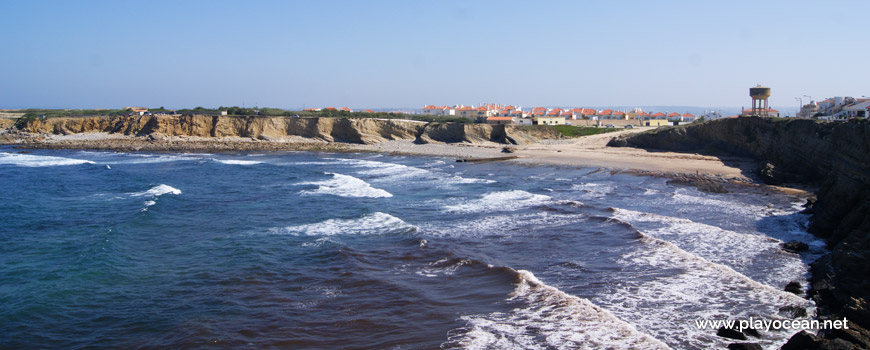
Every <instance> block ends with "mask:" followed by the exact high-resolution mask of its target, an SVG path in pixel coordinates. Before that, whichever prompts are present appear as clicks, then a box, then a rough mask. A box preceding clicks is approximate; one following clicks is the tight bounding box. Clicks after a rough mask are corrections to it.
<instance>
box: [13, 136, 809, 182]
mask: <svg viewBox="0 0 870 350" xmlns="http://www.w3.org/2000/svg"><path fill="white" fill-rule="evenodd" d="M637 132H639V130H621V131H618V132H611V133H604V134H597V135H590V136H583V137H577V138H571V139H544V140H539V141H537V142H533V143H529V144H525V145H516V146H514V145H505V144H501V143H496V142H488V141H487V142H475V143H469V142H457V143H442V142H437V143H416V142H415V141H412V140H387V141H383V142H378V143H372V144H356V143H345V142H330V141H323V140H317V139H311V138H306V137H300V136H286V137H281V138H271V137H270V138H251V137H198V136H163V135H154V134H152V135H147V136H128V135H123V134H116V133H106V132H87V133H77V134H69V135H55V134H30V133H22V132H16V133H9V132H5V133H0V144H3V145H12V146H14V147H15V148H19V149H93V150H106V151H119V152H246V151H312V152H372V153H387V154H393V155H412V156H434V157H450V158H457V159H486V158H499V157H505V156H515V157H516V158H515V159H510V160H502V161H505V162H512V163H515V164H523V165H528V166H557V167H558V166H568V167H598V168H601V169H602V170H605V171H610V172H612V173H625V174H634V175H640V176H656V177H665V178H669V179H671V180H672V181H674V182H675V183H679V184H684V185H691V186H696V187H698V188H700V189H702V190H707V191H713V192H717V191H718V192H723V191H731V190H737V189H738V188H748V187H753V188H756V189H763V190H764V191H775V192H782V193H786V194H789V195H793V196H796V197H801V198H809V197H812V196H813V193H812V189H808V188H791V187H781V186H771V185H766V184H764V183H763V182H762V181H761V180H760V179H759V178H758V177H757V176H753V172H754V167H757V166H758V164H757V162H756V161H753V160H751V159H748V158H739V157H729V158H725V159H723V158H717V157H713V156H706V155H699V154H686V153H677V152H653V151H648V150H644V149H640V148H627V147H612V146H607V144H608V142H610V140H612V139H614V138H615V137H618V136H621V135H626V134H632V133H637ZM506 148H509V149H510V151H511V153H505V152H504V150H505V149H506ZM726 187H729V188H730V189H729V188H726Z"/></svg>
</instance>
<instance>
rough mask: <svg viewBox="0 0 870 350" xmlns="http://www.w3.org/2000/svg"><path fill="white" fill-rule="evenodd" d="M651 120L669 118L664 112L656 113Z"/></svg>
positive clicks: (651, 116)
mask: <svg viewBox="0 0 870 350" xmlns="http://www.w3.org/2000/svg"><path fill="white" fill-rule="evenodd" d="M650 119H667V116H666V115H665V114H664V113H662V112H655V113H653V114H652V115H650Z"/></svg>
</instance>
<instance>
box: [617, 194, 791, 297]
mask: <svg viewBox="0 0 870 350" xmlns="http://www.w3.org/2000/svg"><path fill="white" fill-rule="evenodd" d="M613 217H614V218H616V219H619V220H622V221H626V222H629V223H631V224H632V225H633V226H635V227H636V226H638V225H643V226H650V228H648V229H647V228H646V227H644V228H643V229H641V231H642V232H643V234H645V235H647V236H651V237H654V238H658V239H661V240H664V241H667V242H670V243H673V244H675V245H676V246H678V247H680V249H682V250H685V251H688V252H691V253H692V254H695V255H698V256H700V257H703V258H704V259H707V260H709V261H712V262H715V263H719V264H723V265H727V266H729V267H731V268H734V269H737V270H740V271H741V273H743V274H747V275H749V274H752V272H755V270H759V271H758V273H755V274H753V275H757V277H756V278H759V279H761V280H762V281H764V282H765V283H768V284H771V285H779V286H785V285H786V284H787V283H789V282H790V281H794V280H800V279H802V278H803V276H804V275H805V274H806V266H805V265H804V264H803V262H802V261H801V259H800V257H799V256H796V255H793V254H788V253H785V252H783V251H782V249H780V246H779V244H780V243H782V241H780V240H778V239H774V238H770V237H766V236H762V235H759V234H751V233H741V232H735V231H730V230H725V229H721V228H719V227H716V226H711V225H707V224H702V223H698V222H694V221H692V220H689V219H682V218H675V217H670V216H664V215H658V214H653V213H644V212H638V211H633V210H627V209H619V208H614V213H613ZM759 267H762V268H763V269H759Z"/></svg>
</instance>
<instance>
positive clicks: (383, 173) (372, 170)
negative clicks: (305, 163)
mask: <svg viewBox="0 0 870 350" xmlns="http://www.w3.org/2000/svg"><path fill="white" fill-rule="evenodd" d="M331 159H332V160H334V161H337V162H340V163H343V164H345V165H349V166H351V167H353V168H357V169H360V170H358V171H357V174H359V175H363V176H368V177H374V179H373V181H383V182H394V181H400V180H407V179H421V178H422V179H428V180H435V181H438V183H437V185H450V184H474V183H494V182H495V181H493V180H488V179H476V178H466V177H462V176H459V175H452V176H451V175H448V174H445V173H442V172H439V171H432V170H427V169H421V168H417V167H413V166H408V165H404V164H397V163H388V162H380V161H374V160H366V159H346V158H331Z"/></svg>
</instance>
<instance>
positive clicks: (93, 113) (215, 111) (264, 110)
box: [16, 106, 472, 125]
mask: <svg viewBox="0 0 870 350" xmlns="http://www.w3.org/2000/svg"><path fill="white" fill-rule="evenodd" d="M222 111H226V112H227V115H230V116H268V117H300V118H317V117H326V118H378V119H409V120H419V121H425V122H451V123H471V122H472V121H471V120H468V119H465V118H459V117H448V118H444V117H436V116H424V115H417V114H405V113H392V112H372V113H368V112H348V111H343V110H338V109H335V110H321V111H292V110H284V109H280V108H268V107H253V108H242V107H239V106H233V107H224V106H220V107H218V108H205V107H195V108H184V109H179V110H169V109H166V108H164V107H162V106H161V107H157V108H148V112H149V113H152V114H158V113H165V114H183V115H191V114H202V115H221V112H222ZM19 112H21V113H25V114H24V116H22V117H21V118H19V120H18V122H16V125H23V124H24V123H26V122H27V121H29V120H33V119H36V118H41V117H42V116H45V118H64V117H65V118H77V117H103V116H118V115H129V114H130V113H132V111H131V110H129V109H24V110H20V111H19Z"/></svg>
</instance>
